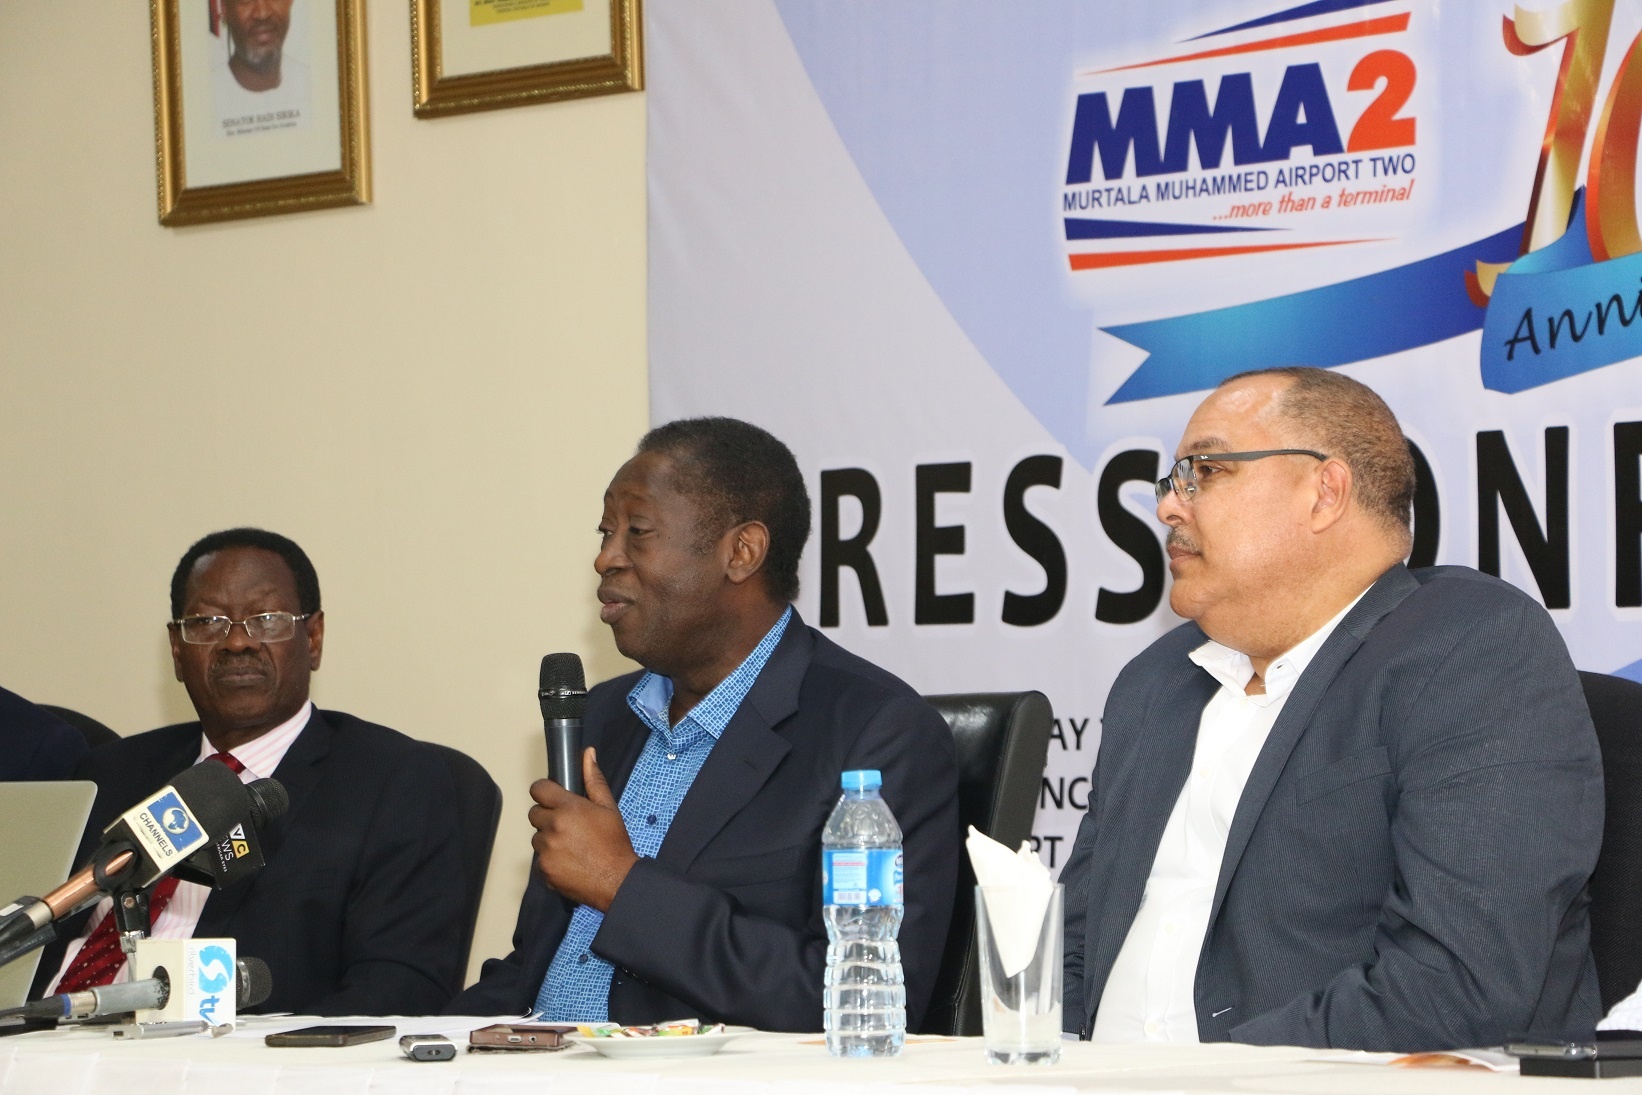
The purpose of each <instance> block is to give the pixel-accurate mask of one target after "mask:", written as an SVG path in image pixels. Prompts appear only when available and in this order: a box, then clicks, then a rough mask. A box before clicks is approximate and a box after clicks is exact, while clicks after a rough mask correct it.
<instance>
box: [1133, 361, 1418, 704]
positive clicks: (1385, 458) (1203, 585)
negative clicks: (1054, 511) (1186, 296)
mask: <svg viewBox="0 0 1642 1095" xmlns="http://www.w3.org/2000/svg"><path fill="white" fill-rule="evenodd" d="M1175 457H1176V460H1177V466H1182V465H1183V467H1184V470H1181V471H1179V472H1178V473H1177V474H1175V475H1172V476H1171V478H1170V483H1171V484H1172V486H1173V489H1171V490H1165V491H1164V492H1163V493H1162V494H1160V496H1159V499H1158V506H1157V515H1158V518H1159V519H1160V520H1161V521H1163V522H1164V523H1165V524H1167V525H1168V526H1169V537H1168V542H1167V545H1166V547H1167V550H1168V554H1169V572H1170V573H1171V574H1172V575H1173V577H1174V584H1173V585H1172V586H1171V587H1170V590H1169V605H1170V607H1171V608H1173V609H1174V611H1175V612H1176V613H1177V614H1179V615H1181V616H1183V617H1185V618H1186V619H1189V620H1195V621H1196V622H1197V623H1198V625H1199V626H1200V627H1202V629H1203V631H1204V633H1205V634H1207V635H1208V636H1209V637H1210V638H1211V639H1214V640H1216V641H1217V642H1220V643H1222V644H1224V645H1226V646H1229V647H1231V648H1232V649H1233V650H1238V651H1241V652H1242V653H1244V654H1247V655H1248V656H1249V657H1250V659H1251V660H1252V661H1253V662H1254V665H1255V672H1256V674H1260V675H1263V674H1264V672H1265V668H1264V667H1265V663H1266V661H1267V660H1269V659H1270V658H1273V657H1276V656H1278V655H1280V654H1281V653H1282V652H1283V651H1285V650H1290V649H1292V648H1293V647H1294V645H1295V644H1296V643H1297V642H1299V641H1300V640H1302V639H1304V638H1305V637H1306V636H1307V635H1310V634H1312V633H1313V632H1315V631H1316V630H1317V629H1318V628H1319V627H1321V626H1322V625H1323V624H1324V623H1326V622H1327V621H1328V620H1329V619H1330V618H1332V617H1333V616H1335V615H1336V614H1338V613H1339V612H1340V611H1341V610H1342V609H1344V608H1345V607H1346V606H1347V605H1349V604H1350V603H1351V602H1352V601H1353V600H1354V599H1355V598H1356V597H1357V596H1358V595H1359V594H1360V593H1362V591H1363V590H1365V589H1367V588H1368V587H1369V586H1370V585H1372V584H1373V583H1374V582H1375V581H1376V580H1377V579H1378V578H1379V577H1380V576H1381V575H1383V574H1384V573H1385V572H1386V571H1387V570H1388V569H1390V568H1391V567H1392V566H1394V565H1395V564H1396V563H1397V562H1398V561H1399V560H1401V559H1402V558H1403V557H1404V556H1405V555H1407V553H1408V544H1409V539H1410V537H1409V508H1410V507H1409V502H1410V499H1411V497H1412V494H1413V471H1412V466H1411V463H1412V462H1411V460H1410V457H1409V454H1408V448H1407V445H1406V443H1405V442H1404V440H1403V436H1402V433H1401V431H1400V430H1399V429H1398V428H1397V420H1396V419H1395V418H1394V417H1393V416H1392V414H1391V412H1390V410H1388V409H1387V408H1386V405H1385V404H1384V403H1383V402H1382V401H1381V400H1380V399H1379V397H1378V396H1376V395H1375V394H1374V393H1373V392H1371V391H1369V390H1368V389H1367V388H1365V387H1363V386H1362V385H1361V384H1359V383H1357V382H1356V381H1354V380H1351V379H1349V378H1347V377H1343V376H1340V375H1338V374H1335V373H1328V372H1324V371H1323V370H1321V369H1273V370H1267V371H1263V372H1257V373H1247V374H1243V375H1241V376H1236V377H1233V378H1231V379H1230V380H1227V381H1226V382H1225V383H1224V384H1221V385H1220V386H1219V387H1218V388H1216V389H1215V390H1214V391H1212V392H1210V393H1209V396H1208V398H1206V399H1205V400H1204V401H1203V402H1202V403H1201V404H1200V405H1199V406H1198V408H1197V410H1196V411H1195V412H1193V414H1192V417H1191V420H1190V421H1189V422H1187V423H1186V432H1185V434H1184V436H1183V437H1182V438H1181V440H1180V444H1179V445H1178V446H1177V448H1176V449H1175Z"/></svg>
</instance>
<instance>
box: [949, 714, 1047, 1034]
mask: <svg viewBox="0 0 1642 1095" xmlns="http://www.w3.org/2000/svg"><path fill="white" fill-rule="evenodd" d="M924 699H926V700H928V701H929V703H930V704H931V705H932V706H933V707H934V708H935V710H937V711H939V712H940V713H941V717H942V718H944V719H946V722H947V725H948V726H950V727H951V728H952V738H953V741H954V742H955V743H956V744H957V746H958V824H959V825H960V826H961V827H962V829H961V831H962V832H964V833H965V834H967V833H968V832H969V826H971V825H973V826H975V828H977V829H979V830H980V831H981V832H983V833H985V834H986V835H987V836H989V837H991V838H992V839H993V840H996V841H997V842H998V843H1000V844H1003V845H1005V846H1007V847H1010V848H1018V847H1019V846H1020V843H1021V841H1023V840H1025V839H1026V838H1027V837H1029V836H1031V835H1032V818H1033V816H1034V815H1035V814H1036V813H1037V807H1038V793H1039V789H1040V788H1041V787H1042V786H1043V765H1044V761H1045V760H1046V759H1047V758H1048V755H1049V733H1050V731H1051V730H1052V729H1053V728H1054V714H1053V712H1052V711H1051V710H1050V707H1049V697H1047V696H1045V695H1044V694H1043V693H1042V692H978V693H973V694H969V695H958V696H925V697H924ZM959 854H960V863H959V868H958V894H957V900H956V901H955V902H954V903H953V907H952V926H951V927H950V928H949V929H948V930H947V935H946V950H945V951H944V952H943V954H942V956H941V971H940V973H939V975H938V976H937V977H936V981H935V994H934V996H933V997H931V999H930V1003H929V1011H928V1013H927V1014H926V1015H925V1016H924V1023H923V1032H924V1033H927V1034H963V1035H972V1034H980V1033H981V966H980V956H979V955H978V954H977V953H976V942H975V872H974V869H973V868H972V867H971V866H970V865H969V856H968V854H966V853H963V852H960V853H959Z"/></svg>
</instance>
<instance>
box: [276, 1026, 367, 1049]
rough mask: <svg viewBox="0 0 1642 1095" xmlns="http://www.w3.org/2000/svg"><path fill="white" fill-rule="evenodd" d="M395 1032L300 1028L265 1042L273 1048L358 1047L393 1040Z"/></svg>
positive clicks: (281, 1032)
mask: <svg viewBox="0 0 1642 1095" xmlns="http://www.w3.org/2000/svg"><path fill="white" fill-rule="evenodd" d="M394 1030H395V1028H393V1027H389V1026H380V1027H377V1026H372V1027H298V1028H297V1029H296V1030H282V1031H280V1032H279V1033H278V1034H270V1035H268V1037H266V1038H264V1039H263V1041H264V1042H265V1043H267V1044H268V1045H271V1046H357V1045H363V1044H364V1043H366V1042H380V1041H383V1040H384V1039H387V1038H392V1037H393V1035H394Z"/></svg>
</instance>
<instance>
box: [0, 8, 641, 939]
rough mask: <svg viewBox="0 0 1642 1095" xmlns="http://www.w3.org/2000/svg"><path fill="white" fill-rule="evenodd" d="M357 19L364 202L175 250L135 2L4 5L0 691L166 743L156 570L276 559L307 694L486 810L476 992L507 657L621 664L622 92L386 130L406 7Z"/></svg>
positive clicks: (625, 298)
mask: <svg viewBox="0 0 1642 1095" xmlns="http://www.w3.org/2000/svg"><path fill="white" fill-rule="evenodd" d="M368 22H369V27H368V31H369V33H368V44H369V66H368V67H369V76H370V115H371V131H372V140H371V144H372V148H371V157H372V161H373V164H374V168H375V172H374V173H375V183H376V194H375V202H374V204H373V205H371V206H367V207H363V208H356V209H344V210H333V211H326V212H319V213H307V214H300V215H296V216H285V217H272V218H264V219H260V220H252V221H240V222H235V223H231V224H223V225H210V226H204V227H199V228H192V229H180V230H179V229H167V228H161V227H159V226H158V224H157V223H156V220H155V195H154V124H153V107H152V98H151V95H152V93H151V83H150V70H149V64H150V62H149V28H148V15H147V5H146V4H143V3H141V2H139V0H119V2H117V3H116V2H113V0H4V3H0V623H3V626H0V684H4V685H5V686H7V687H9V688H12V689H13V690H15V691H19V692H21V693H23V694H24V695H26V696H29V697H30V698H32V699H36V700H39V701H42V702H48V703H59V704H64V705H67V706H71V707H76V708H79V709H81V710H83V711H85V712H87V713H89V714H91V715H93V716H95V717H97V718H99V719H102V720H103V721H105V722H107V723H109V724H110V725H112V726H114V727H115V728H116V729H118V730H120V731H121V732H123V733H132V732H136V731H140V730H144V729H148V728H150V727H153V726H158V725H160V724H162V723H167V722H172V721H177V720H181V719H184V718H188V717H190V716H191V709H190V707H189V705H188V701H187V697H186V696H185V695H184V693H183V691H182V688H181V686H180V685H178V684H177V683H175V681H173V679H172V675H171V667H170V662H169V657H168V655H167V653H166V648H165V639H164V629H163V626H162V624H163V621H164V620H165V618H166V615H167V604H166V586H167V582H168V580H169V576H170V573H171V569H172V567H173V566H174V565H175V562H176V560H177V557H178V556H179V555H180V554H181V552H182V551H183V549H184V548H185V547H187V545H188V543H189V542H190V541H191V540H193V539H194V538H196V537H198V536H200V535H202V534H204V533H206V532H209V531H211V530H214V529H219V528H224V527H228V526H232V525H238V524H255V525H262V526H265V527H268V528H272V529H276V530H279V531H281V532H284V533H286V534H287V535H290V536H292V537H293V538H295V539H296V540H297V541H298V542H299V543H301V544H302V545H303V546H304V547H305V548H306V549H307V550H308V552H309V554H310V555H312V556H313V559H314V561H315V564H316V566H317V567H318V570H319V575H320V581H321V585H322V587H323V590H324V600H325V608H326V617H327V628H326V638H327V640H328V641H327V644H326V650H325V662H324V667H323V670H322V672H321V673H320V674H319V676H318V677H317V678H316V680H315V699H316V700H317V701H318V702H319V703H320V704H321V705H324V706H329V707H337V708H341V709H343V710H348V711H352V712H353V713H355V714H358V715H360V716H363V717H365V718H369V719H373V720H376V721H379V722H384V723H386V724H388V725H390V726H394V727H397V728H398V729H400V730H403V731H405V732H407V733H409V734H412V735H414V736H416V737H421V738H427V739H431V740H435V741H441V742H445V743H447V744H450V745H455V746H458V747H460V748H462V749H464V750H466V751H467V752H468V753H469V754H471V755H473V756H474V757H477V758H478V759H479V760H480V761H482V762H483V763H484V764H485V765H486V766H487V767H488V768H489V769H490V771H491V773H492V774H493V775H494V776H495V778H496V781H497V782H498V783H500V784H501V786H502V790H503V792H504V795H505V804H504V807H503V818H502V826H501V832H500V834H499V837H498V842H497V852H496V855H495V858H494V859H493V861H492V866H491V884H490V888H489V891H488V892H487V894H486V899H485V906H484V909H483V912H482V913H481V917H480V922H479V933H478V939H477V941H476V943H475V946H474V957H475V962H474V966H473V968H474V969H475V970H476V969H477V961H478V959H480V958H482V957H484V956H485V955H488V954H496V953H500V952H502V951H503V950H504V949H505V947H506V944H507V939H508V935H509V932H510V930H511V927H512V923H513V915H514V910H515V908H516V903H517V900H518V896H519V894H520V892H521V891H522V889H523V885H524V879H525V871H526V867H527V864H528V860H529V844H528V836H529V833H530V829H529V826H528V825H527V824H526V822H525V819H524V811H525V809H526V808H527V806H528V796H527V794H526V788H527V787H528V785H529V783H530V781H531V779H533V778H534V777H535V776H537V775H539V774H540V773H541V772H542V771H543V768H544V766H545V762H544V760H543V755H542V741H541V721H540V716H539V714H538V712H537V708H536V701H535V697H534V691H535V682H536V668H537V663H538V662H539V660H540V658H541V656H542V654H544V653H547V652H549V651H556V650H573V651H578V652H581V653H582V654H583V657H584V658H585V659H586V660H587V663H588V675H589V679H590V680H593V679H598V678H601V677H604V676H609V675H611V674H612V673H615V672H618V671H620V670H621V669H623V668H624V664H623V662H622V660H621V658H620V657H619V656H618V655H617V654H616V653H615V651H614V649H613V648H612V647H611V646H610V644H609V640H608V638H607V635H606V632H605V629H604V628H603V627H602V626H601V625H600V624H599V622H598V619H597V615H596V613H595V611H594V609H595V608H596V605H594V603H593V598H592V590H593V586H594V582H595V579H594V575H593V571H592V568H591V566H590V563H591V558H592V554H593V551H594V548H595V536H594V532H593V528H594V525H595V524H596V523H597V521H598V512H599V498H600V495H601V493H602V491H603V488H604V484H605V483H606V482H607V480H608V478H609V476H610V473H611V472H612V471H613V470H614V468H615V467H616V466H617V465H618V464H619V463H620V462H621V460H622V459H623V458H624V456H625V455H626V454H627V453H628V452H630V451H631V448H632V445H633V443H634V441H635V440H636V439H637V437H638V435H639V434H640V433H641V432H642V430H643V428H644V425H645V415H646V395H645V372H644V345H645V343H644V262H645V251H644V246H645V245H644V208H645V204H644V203H645V196H644V99H643V96H642V95H634V94H628V95H618V96H611V97H608V98H602V99H592V100H585V101H581V102H572V103H559V104H548V105H542V106H533V107H524V108H519V109H513V110H503V111H495V112H490V113H486V114H476V115H469V116H466V117H459V118H449V119H442V120H439V121H417V120H415V119H414V118H413V117H412V116H411V109H410V31H409V13H408V10H407V5H406V4H404V3H403V2H398V3H395V2H392V0H388V2H379V3H373V4H371V5H369V13H368Z"/></svg>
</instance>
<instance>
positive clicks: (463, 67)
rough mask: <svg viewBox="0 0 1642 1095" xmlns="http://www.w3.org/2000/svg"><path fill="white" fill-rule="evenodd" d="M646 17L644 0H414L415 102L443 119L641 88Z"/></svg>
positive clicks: (423, 114)
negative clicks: (464, 15) (463, 15)
mask: <svg viewBox="0 0 1642 1095" xmlns="http://www.w3.org/2000/svg"><path fill="white" fill-rule="evenodd" d="M453 8H454V10H452V9H453ZM605 9H608V12H609V21H608V22H609V28H608V37H606V36H605V30H604V25H603V24H604V20H603V18H602V15H603V12H604V11H605ZM461 12H466V13H467V20H466V22H465V23H464V21H463V20H461V19H459V18H453V17H454V16H456V15H457V14H458V13H461ZM554 20H558V22H554ZM641 20H642V11H641V7H640V0H411V88H412V108H413V109H414V111H415V113H416V116H417V117H418V118H438V117H443V116H444V115H447V114H465V113H468V112H470V111H475V110H497V109H500V108H502V107H510V106H524V105H527V104H530V103H541V102H549V101H552V100H555V99H577V98H582V97H585V96H590V95H610V94H614V93H616V92H621V91H641V90H643V88H644V59H643V42H642V38H643V35H642V32H641ZM453 34H454V35H455V36H456V37H455V38H454V39H453ZM510 36H511V40H510ZM589 43H591V44H589Z"/></svg>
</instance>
